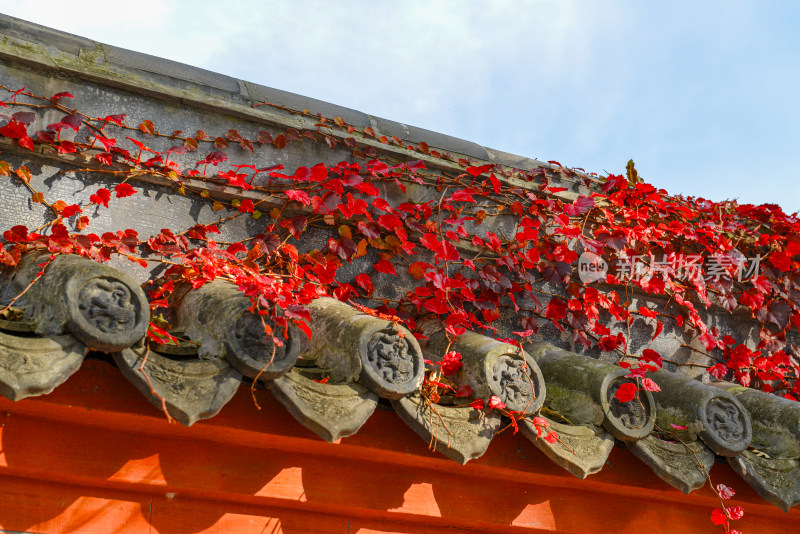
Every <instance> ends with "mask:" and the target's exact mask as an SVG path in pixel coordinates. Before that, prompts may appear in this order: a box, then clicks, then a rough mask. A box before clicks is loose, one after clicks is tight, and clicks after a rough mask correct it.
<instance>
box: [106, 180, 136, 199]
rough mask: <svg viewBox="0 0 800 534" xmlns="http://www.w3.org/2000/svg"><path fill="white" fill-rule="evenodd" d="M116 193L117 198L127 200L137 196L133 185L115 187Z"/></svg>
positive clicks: (126, 184)
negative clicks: (126, 198)
mask: <svg viewBox="0 0 800 534" xmlns="http://www.w3.org/2000/svg"><path fill="white" fill-rule="evenodd" d="M98 193H99V191H98ZM114 193H116V195H117V198H125V197H129V196H131V195H135V194H136V190H135V189H134V188H133V187H131V184H129V183H127V182H124V183H121V184H117V185H116V186H114Z"/></svg>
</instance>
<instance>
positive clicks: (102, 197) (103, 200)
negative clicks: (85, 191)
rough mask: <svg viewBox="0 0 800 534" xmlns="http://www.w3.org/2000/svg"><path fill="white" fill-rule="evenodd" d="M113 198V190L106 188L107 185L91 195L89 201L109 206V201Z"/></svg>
mask: <svg viewBox="0 0 800 534" xmlns="http://www.w3.org/2000/svg"><path fill="white" fill-rule="evenodd" d="M109 200H111V191H109V190H108V189H106V188H105V187H101V188H100V189H98V190H97V192H96V193H95V194H93V195H91V196H90V197H89V202H92V203H94V204H102V205H103V206H105V207H106V208H107V207H108V201H109Z"/></svg>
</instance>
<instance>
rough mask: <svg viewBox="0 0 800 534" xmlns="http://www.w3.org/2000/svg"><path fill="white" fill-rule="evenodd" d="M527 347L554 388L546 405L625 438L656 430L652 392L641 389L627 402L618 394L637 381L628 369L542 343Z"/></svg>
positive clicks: (564, 415) (574, 419) (548, 382)
mask: <svg viewBox="0 0 800 534" xmlns="http://www.w3.org/2000/svg"><path fill="white" fill-rule="evenodd" d="M524 347H525V349H526V350H527V352H528V353H529V354H531V356H533V358H534V360H536V362H537V363H538V364H539V368H540V369H541V370H542V375H543V376H544V379H545V381H546V382H547V387H548V389H550V390H553V393H554V395H549V396H548V398H547V399H546V400H545V404H546V405H547V406H548V408H550V409H551V410H553V411H554V412H556V413H558V414H560V415H562V416H563V417H564V418H565V419H567V420H568V421H570V422H572V423H575V424H577V423H592V424H596V425H600V424H602V426H603V427H604V428H605V429H606V430H608V431H609V432H610V433H611V434H612V435H613V436H614V437H615V438H617V439H619V440H621V441H636V440H639V439H642V438H644V437H645V436H647V435H649V434H650V432H651V431H652V430H653V427H654V424H655V415H656V414H655V401H654V400H653V396H652V395H651V394H650V392H649V391H639V392H638V393H637V396H636V398H634V399H633V400H632V401H629V402H626V403H621V402H619V401H618V400H617V399H616V397H615V396H614V395H615V393H616V391H617V389H619V387H620V386H621V385H622V384H624V383H626V382H634V381H633V380H632V379H630V378H625V375H626V374H628V372H627V371H626V370H625V369H622V368H620V367H618V366H616V365H611V364H608V363H604V362H600V361H597V360H593V359H592V358H588V357H586V356H581V355H578V354H575V353H572V352H567V351H564V350H561V349H558V348H555V347H553V346H551V345H548V344H546V343H542V342H532V343H528V344H526V345H525V346H524ZM600 417H602V419H601V420H599V421H598V419H599V418H600Z"/></svg>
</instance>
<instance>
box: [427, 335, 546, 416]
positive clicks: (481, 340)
mask: <svg viewBox="0 0 800 534" xmlns="http://www.w3.org/2000/svg"><path fill="white" fill-rule="evenodd" d="M448 344H449V343H448V341H447V338H446V336H445V335H444V333H439V334H435V335H432V336H431V339H430V342H429V343H428V346H427V348H426V349H425V353H426V356H427V357H428V358H429V359H431V360H433V361H437V360H441V358H442V356H443V354H444V353H445V351H446V349H447V347H448ZM450 350H453V351H456V352H458V353H460V354H461V357H462V363H463V365H462V367H461V369H459V370H458V371H457V372H456V373H455V375H454V376H453V379H454V381H455V382H456V383H457V384H467V385H469V386H470V387H471V388H472V390H473V391H474V392H475V396H476V397H477V398H483V399H486V398H489V397H490V396H491V395H496V396H498V397H499V398H500V399H501V400H502V401H503V402H504V403H505V404H506V406H507V407H508V409H509V410H512V411H519V412H525V413H526V414H534V413H536V412H537V411H538V410H539V408H541V407H542V405H543V404H544V400H545V396H546V386H545V381H544V378H543V377H542V372H541V371H540V370H539V366H538V365H536V362H535V361H534V360H533V358H531V357H530V355H528V354H527V353H526V352H525V351H524V350H521V349H520V348H519V347H515V346H514V345H510V344H508V343H502V342H500V341H496V340H494V339H492V338H490V337H486V336H483V335H480V334H476V333H475V332H465V333H464V334H462V335H460V336H458V338H456V340H455V341H454V342H453V343H452V345H450Z"/></svg>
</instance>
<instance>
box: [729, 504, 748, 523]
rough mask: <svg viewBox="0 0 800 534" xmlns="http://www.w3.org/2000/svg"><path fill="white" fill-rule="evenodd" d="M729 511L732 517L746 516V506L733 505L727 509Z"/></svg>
mask: <svg viewBox="0 0 800 534" xmlns="http://www.w3.org/2000/svg"><path fill="white" fill-rule="evenodd" d="M725 511H726V512H728V517H730V518H731V519H734V520H735V519H741V518H742V516H744V508H742V507H741V506H732V507H730V508H726V509H725Z"/></svg>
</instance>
